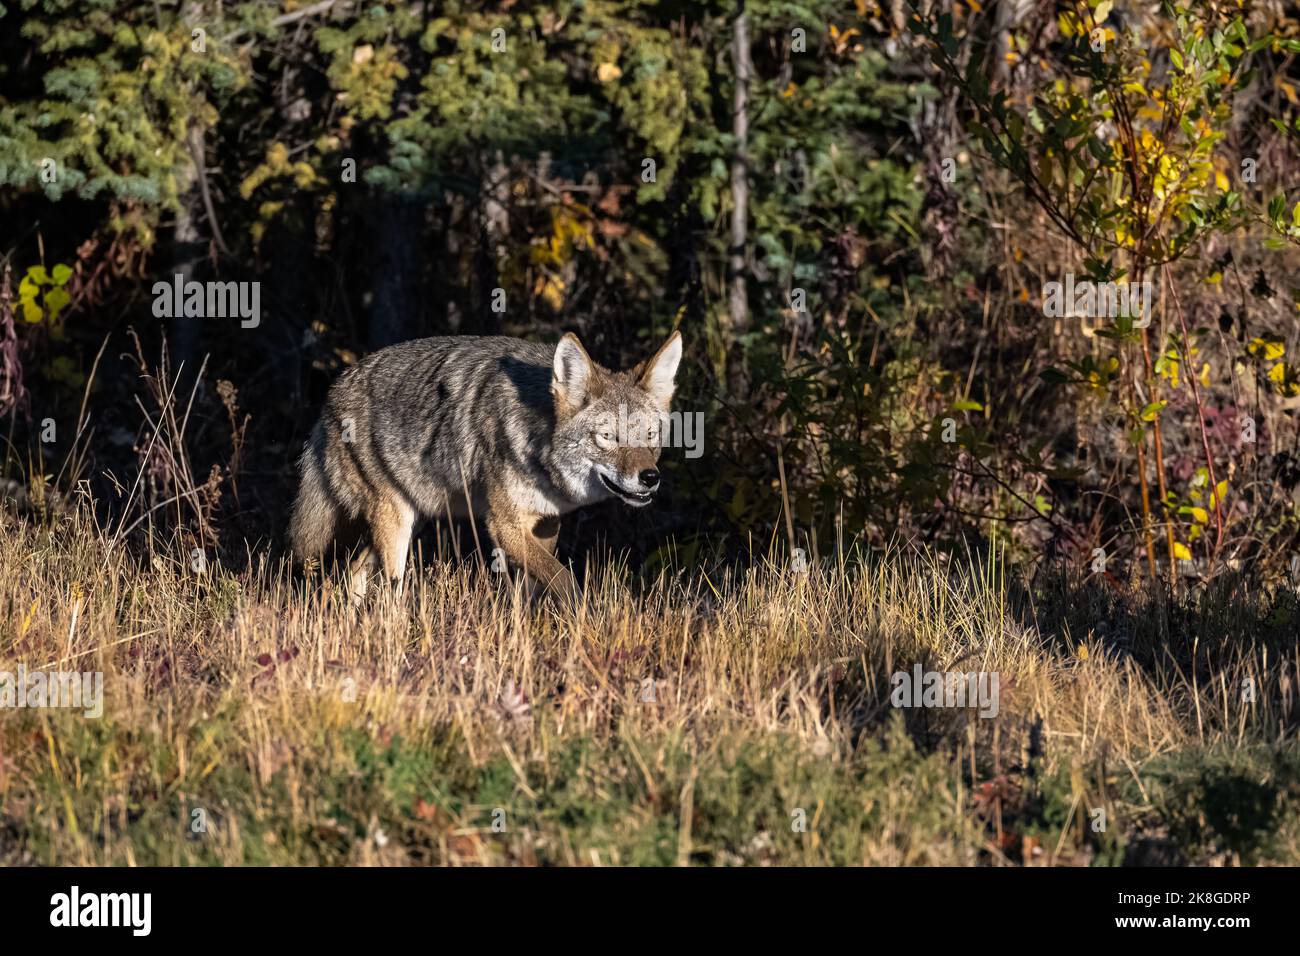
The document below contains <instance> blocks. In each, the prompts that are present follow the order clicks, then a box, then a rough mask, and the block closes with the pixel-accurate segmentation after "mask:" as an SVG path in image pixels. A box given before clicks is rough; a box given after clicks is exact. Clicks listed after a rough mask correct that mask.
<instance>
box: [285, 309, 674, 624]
mask: <svg viewBox="0 0 1300 956" xmlns="http://www.w3.org/2000/svg"><path fill="white" fill-rule="evenodd" d="M681 356H682V340H681V335H680V333H677V332H674V333H673V334H672V335H671V336H669V338H668V341H667V342H665V343H664V344H663V345H662V346H660V348H659V350H658V351H657V352H656V353H655V354H654V355H653V356H652V357H651V358H650V359H649V360H648V361H646V362H643V363H642V364H640V365H638V366H636V367H635V368H633V369H631V370H629V371H626V372H612V371H610V370H608V369H605V368H602V367H601V366H600V365H597V364H596V363H595V362H593V361H592V360H591V358H590V357H589V356H588V355H587V352H586V350H585V349H583V347H582V343H581V342H579V341H578V338H577V336H575V335H574V334H573V333H569V334H567V335H565V336H564V337H563V338H562V339H560V342H559V344H558V345H553V346H552V345H543V344H538V343H533V342H525V341H523V340H522V339H512V338H505V337H483V338H480V337H476V336H459V337H447V338H431V339H417V340H415V341H411V342H403V343H401V344H400V345H393V346H390V347H388V348H385V349H381V350H380V351H378V352H375V353H374V354H373V355H370V356H368V357H366V358H365V359H363V360H362V361H361V362H359V363H357V364H356V365H354V366H353V367H352V368H349V369H348V370H347V371H345V372H344V373H343V374H342V375H341V376H339V378H338V380H337V381H336V382H335V383H334V385H333V386H332V387H331V388H330V391H329V395H328V397H327V398H326V400H325V408H324V410H323V412H322V413H321V417H320V420H319V421H318V422H317V423H316V426H315V428H314V429H313V430H312V434H311V439H310V440H309V441H308V442H307V443H306V445H305V446H304V448H303V454H302V459H301V461H300V462H299V469H300V472H301V486H300V488H299V491H298V500H297V501H296V502H295V504H294V508H293V518H292V522H291V525H290V532H289V533H290V537H291V539H292V543H293V549H294V552H295V554H296V555H297V556H298V557H299V558H300V559H307V558H310V557H314V556H320V555H323V554H324V553H325V552H327V551H329V550H331V549H332V548H333V547H338V548H340V549H351V548H354V547H356V546H358V545H359V546H360V547H359V549H358V550H357V551H356V552H355V554H354V556H353V557H352V560H351V564H350V582H349V589H350V591H351V593H352V595H353V597H354V598H355V599H360V598H361V597H363V596H364V595H365V593H366V587H367V584H368V577H369V575H370V573H371V572H373V571H374V570H375V568H376V566H379V567H380V568H382V570H383V573H384V576H385V577H386V578H387V579H388V580H389V581H390V582H391V583H392V584H393V585H394V586H395V587H396V589H397V590H398V591H399V592H400V590H401V586H402V578H403V575H404V572H405V568H406V556H407V549H408V548H409V546H410V542H411V536H412V534H413V533H414V531H415V530H416V524H417V522H418V521H420V520H422V519H426V518H434V517H455V518H467V519H478V520H481V521H484V523H485V524H486V527H487V530H488V533H489V534H490V535H491V538H492V541H493V543H494V544H495V545H496V546H497V547H498V548H500V549H501V550H502V551H503V552H504V554H505V556H506V557H508V558H509V559H510V560H512V561H513V562H514V563H515V564H516V565H519V566H521V567H522V568H523V569H524V570H525V572H527V573H528V574H529V575H531V576H532V577H533V578H534V579H535V580H537V581H538V582H539V583H540V584H542V585H544V586H545V588H546V589H547V590H548V591H552V592H557V593H561V594H563V595H566V596H569V597H572V596H574V594H575V593H576V582H575V581H574V578H573V574H572V572H571V571H570V570H569V569H568V568H567V567H565V566H564V565H563V564H561V563H560V561H559V560H557V559H556V557H555V542H556V538H557V536H558V534H559V530H560V517H561V516H562V515H565V514H567V513H568V512H570V511H573V510H575V509H577V508H581V507H583V506H584V505H589V504H593V503H595V502H597V501H602V500H605V499H608V498H619V499H621V500H623V501H624V502H626V503H627V504H629V505H632V506H633V507H637V508H640V507H643V506H645V505H648V504H649V503H650V501H651V499H652V498H653V497H654V494H655V492H656V491H657V490H658V488H659V470H658V468H657V467H656V465H657V464H658V461H659V452H660V445H661V442H662V441H663V437H664V436H663V435H662V431H663V426H664V425H665V424H666V422H667V413H668V408H669V403H670V402H671V400H672V396H673V380H674V378H675V376H676V374H677V365H678V363H679V362H680V361H681Z"/></svg>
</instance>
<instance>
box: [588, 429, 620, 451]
mask: <svg viewBox="0 0 1300 956" xmlns="http://www.w3.org/2000/svg"><path fill="white" fill-rule="evenodd" d="M591 437H592V439H594V440H595V442H596V444H597V445H599V446H600V447H601V448H613V447H614V446H615V445H617V444H618V437H617V436H616V435H615V434H614V433H613V432H612V431H610V430H609V429H608V428H601V429H597V430H596V431H594V432H592V433H591Z"/></svg>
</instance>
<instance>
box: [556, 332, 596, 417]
mask: <svg viewBox="0 0 1300 956" xmlns="http://www.w3.org/2000/svg"><path fill="white" fill-rule="evenodd" d="M590 386H591V359H590V358H589V357H588V356H587V352H586V350H585V349H584V348H583V347H582V343H581V342H579V341H578V337H577V336H576V335H574V334H573V333H572V332H566V333H565V335H564V338H562V339H560V344H559V345H557V346H556V347H555V361H554V362H553V363H552V365H551V393H552V394H553V395H554V396H555V397H556V399H558V400H560V401H563V402H564V404H565V405H568V406H569V407H570V408H572V409H578V408H581V407H582V403H583V400H584V399H585V398H586V395H587V390H588V389H589V388H590Z"/></svg>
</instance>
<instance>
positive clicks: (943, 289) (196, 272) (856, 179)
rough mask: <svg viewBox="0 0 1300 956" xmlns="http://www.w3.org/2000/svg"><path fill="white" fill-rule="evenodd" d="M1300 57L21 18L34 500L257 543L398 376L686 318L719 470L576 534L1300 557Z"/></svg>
mask: <svg viewBox="0 0 1300 956" xmlns="http://www.w3.org/2000/svg"><path fill="white" fill-rule="evenodd" d="M1298 36H1300V23H1297V20H1296V18H1295V16H1294V14H1293V13H1292V12H1291V11H1290V9H1289V6H1288V5H1287V4H1284V3H1280V2H1278V3H1235V2H1233V3H1228V2H1223V3H1219V2H1206V3H1197V4H1194V5H1190V6H1187V7H1180V6H1179V5H1177V4H1170V3H1123V2H1119V3H1111V2H1109V0H1101V2H1088V3H1083V2H1079V3H1069V2H1038V0H1011V2H1001V0H989V2H988V3H983V4H981V3H976V2H952V3H921V4H919V5H918V6H917V7H916V8H913V7H911V6H910V5H908V4H904V3H901V2H892V3H891V2H887V3H876V2H871V0H841V2H817V0H808V2H778V0H754V2H746V0H739V2H727V3H721V2H694V3H688V2H673V0H590V2H576V0H575V2H562V0H561V2H526V0H499V2H486V3H456V2H448V3H434V2H428V3H423V2H391V0H376V2H349V0H322V2H314V3H308V2H305V0H298V2H295V0H246V2H216V0H211V2H200V0H179V2H177V0H170V2H168V0H157V2H127V0H80V2H73V0H0V255H3V257H4V259H3V265H2V266H0V268H3V273H4V274H3V279H2V280H0V281H2V282H3V286H2V287H0V412H2V413H3V423H4V424H3V428H4V435H5V439H6V446H5V447H6V455H5V476H4V477H5V479H6V482H7V484H6V488H7V494H8V495H9V496H10V497H12V498H14V499H15V500H16V501H18V503H19V504H20V505H21V506H23V507H26V508H28V509H31V510H34V511H46V512H49V511H53V510H57V508H58V507H59V506H61V504H66V503H67V502H69V501H76V500H84V501H87V502H88V503H92V506H93V507H94V508H95V509H96V510H97V512H98V513H99V514H100V515H101V517H102V518H103V519H104V520H105V521H107V522H111V523H113V524H114V525H115V526H116V527H117V528H118V529H119V530H120V531H123V532H129V533H130V534H133V535H149V536H152V537H153V539H154V543H155V544H157V543H158V542H168V543H169V545H174V546H175V547H177V548H179V549H181V551H182V553H187V552H188V551H189V550H190V549H191V548H192V547H195V546H198V547H202V548H205V549H208V548H213V549H217V550H218V551H219V552H220V553H222V554H223V555H224V556H225V557H226V559H227V560H240V559H242V555H244V554H245V553H246V543H245V542H246V541H248V542H251V544H252V546H254V547H256V546H258V545H261V544H268V543H270V544H273V545H277V546H278V545H279V543H280V542H281V540H282V534H283V529H284V526H285V524H286V522H287V509H288V504H289V502H290V501H291V499H292V495H293V492H294V487H295V475H294V463H295V459H296V457H297V455H298V453H299V450H300V448H301V446H302V442H303V441H304V440H305V438H306V436H307V433H308V431H309V429H310V426H311V423H312V421H313V420H314V419H315V416H316V415H317V413H318V410H319V406H320V402H321V400H322V398H323V396H324V393H325V390H326V389H327V387H328V385H329V383H330V382H331V381H332V380H333V378H334V377H335V376H336V375H337V374H338V373H339V372H340V371H341V370H342V369H344V368H345V367H346V366H347V365H348V364H350V363H352V362H354V361H356V360H357V358H358V357H360V356H362V355H364V354H365V353H367V352H368V351H370V350H373V349H376V348H379V347H381V346H383V345H386V344H389V343H392V342H396V341H401V340H404V339H408V338H413V337H418V336H424V335H437V334H507V335H519V336H525V337H528V338H533V339H539V340H552V341H553V340H555V339H557V338H558V337H559V336H560V335H561V334H562V333H563V332H564V331H568V330H572V331H575V332H577V333H578V334H579V335H580V336H581V338H582V340H583V341H584V343H586V345H587V346H588V349H589V350H590V351H591V353H592V355H593V356H594V357H595V358H597V359H598V360H599V361H601V362H602V363H604V364H606V365H609V366H612V367H624V366H627V365H630V364H632V363H634V362H636V361H639V360H641V359H642V358H644V357H645V356H646V355H648V354H649V352H650V351H651V350H652V349H653V348H654V347H655V346H656V345H657V344H658V343H659V342H660V341H662V339H663V338H664V337H665V336H666V335H667V334H668V332H669V331H671V330H672V329H674V328H680V329H681V330H682V332H683V334H684V336H685V339H686V360H685V363H684V370H683V373H682V375H681V377H680V388H679V397H678V400H677V407H678V408H679V409H681V410H683V411H688V412H692V411H702V412H703V413H704V414H705V421H706V431H705V446H704V448H705V452H704V455H703V457H701V458H699V459H693V460H688V459H686V458H684V457H683V455H682V453H681V451H680V450H678V451H672V450H670V451H668V452H667V453H666V454H665V459H664V466H665V471H666V474H667V479H666V493H665V494H664V495H662V496H661V498H660V500H659V502H658V503H657V505H656V507H655V508H654V509H650V510H648V511H646V512H638V513H630V512H628V511H626V510H623V509H620V508H619V507H618V506H617V505H612V504H611V505H608V506H602V508H600V509H594V510H592V511H589V512H587V513H585V514H584V515H582V516H581V517H579V518H578V519H577V520H575V521H573V522H571V525H570V527H569V528H567V529H566V538H567V539H568V540H567V545H568V547H569V548H570V549H571V552H582V551H585V550H586V549H587V548H588V547H589V546H590V545H592V544H593V543H595V542H596V541H597V539H598V538H600V539H602V540H603V541H604V542H605V543H606V544H607V545H608V546H609V547H610V548H612V549H613V550H615V551H617V552H621V553H626V554H628V555H629V556H630V557H631V558H632V560H633V561H634V563H636V564H638V565H640V566H642V567H648V568H650V569H652V570H653V569H654V568H657V567H660V566H664V565H667V564H674V565H677V564H684V563H701V562H704V563H708V562H717V561H724V560H727V559H730V558H734V557H735V556H737V555H740V554H745V553H748V552H750V551H760V552H766V551H768V549H769V548H770V547H772V545H773V543H774V542H775V543H776V545H777V546H778V547H779V548H781V549H783V550H785V549H790V548H795V547H798V548H804V549H806V550H809V551H812V552H818V553H822V554H825V553H828V552H830V551H831V550H832V549H834V548H835V547H836V546H837V545H838V544H839V543H841V542H842V543H844V544H846V545H847V544H848V543H850V542H854V541H859V542H863V543H866V544H869V545H872V546H882V545H885V544H887V543H888V542H890V541H897V540H902V541H913V542H922V543H929V544H933V545H938V546H941V547H944V548H947V547H951V546H953V545H955V544H956V543H958V542H966V543H969V542H971V541H974V542H977V543H980V544H986V543H988V542H997V543H999V544H1000V545H1003V546H1005V547H1007V548H1008V549H1009V550H1010V553H1011V554H1012V555H1013V556H1014V557H1015V558H1016V559H1017V560H1020V561H1024V562H1036V561H1042V560H1046V561H1050V562H1064V564H1065V565H1066V566H1067V567H1068V568H1070V569H1072V570H1073V571H1075V572H1077V573H1078V574H1081V575H1098V576H1102V577H1104V578H1106V579H1108V580H1110V581H1111V582H1112V583H1115V584H1116V585H1117V586H1119V585H1120V584H1121V583H1122V582H1123V581H1124V580H1125V579H1126V578H1129V577H1132V576H1135V575H1143V576H1148V577H1150V578H1152V579H1159V580H1162V581H1168V582H1170V583H1172V584H1175V585H1178V584H1180V583H1181V582H1183V581H1185V580H1189V579H1195V578H1201V579H1205V578H1209V577H1214V576H1216V575H1219V574H1223V573H1228V572H1232V571H1234V570H1238V569H1240V568H1243V567H1246V566H1247V565H1249V566H1251V567H1253V568H1255V569H1257V570H1258V573H1260V574H1263V575H1270V576H1275V577H1276V576H1289V575H1291V574H1292V573H1294V570H1293V568H1292V566H1291V555H1292V554H1294V553H1300V550H1298V541H1297V538H1298V534H1300V510H1298V509H1297V485H1298V483H1300V449H1298V448H1297V441H1298V440H1300V432H1298V431H1297V426H1296V421H1295V417H1294V416H1295V410H1296V408H1297V407H1298V406H1300V371H1297V369H1296V368H1295V367H1293V365H1292V364H1291V363H1292V361H1293V359H1294V356H1295V354H1296V349H1297V347H1300V342H1297V321H1296V319H1297V309H1300V280H1297V279H1296V278H1295V276H1296V270H1295V265H1296V256H1295V254H1294V243H1295V242H1296V237H1297V236H1300V205H1296V204H1295V199H1296V198H1297V197H1296V196H1295V195H1294V194H1295V192H1296V189H1297V185H1298V184H1297V181H1296V180H1297V175H1298V173H1300V165H1297V161H1296V151H1295V136H1296V133H1297V126H1296V117H1297V115H1300V97H1298V95H1297V90H1296V87H1297V85H1300V68H1298V67H1297V64H1296V61H1295V56H1296V52H1297V50H1298V49H1300V43H1298V42H1297V37H1298ZM1288 194H1290V197H1291V198H1290V199H1288V198H1287V197H1288ZM1067 273H1069V274H1073V275H1074V276H1076V277H1077V278H1078V279H1080V280H1084V279H1090V280H1094V281H1121V282H1127V281H1152V282H1154V283H1155V284H1156V285H1157V287H1158V296H1157V300H1156V304H1155V309H1154V313H1153V315H1152V321H1151V325H1150V327H1149V328H1140V327H1136V326H1135V325H1134V323H1132V322H1131V321H1127V320H1124V319H1122V318H1121V319H1118V320H1114V319H1106V318H1102V319H1100V320H1098V319H1096V318H1095V317H1089V316H1082V317H1081V316H1070V315H1065V316H1051V315H1046V314H1045V313H1044V296H1045V292H1044V288H1045V285H1046V284H1047V283H1050V282H1054V281H1062V280H1063V278H1064V277H1065V275H1066V274H1067ZM178 274H179V275H181V276H183V277H185V278H186V279H193V280H198V281H207V280H219V281H239V282H249V281H257V282H260V284H261V285H260V294H261V313H262V314H261V322H260V324H259V325H258V327H257V328H249V329H245V328H241V327H240V323H239V321H238V319H236V318H224V319H223V318H212V317H209V318H189V319H187V318H184V317H180V318H176V319H170V320H167V319H160V318H156V317H155V315H154V312H153V304H154V297H153V294H152V288H153V285H154V283H155V282H158V281H170V280H171V278H172V277H173V276H175V275H178ZM495 290H501V293H500V294H499V295H494V293H495ZM501 302H503V303H504V309H503V310H500V309H496V308H494V303H497V304H500V303H501ZM596 529H601V534H600V535H599V536H598V535H597V532H596Z"/></svg>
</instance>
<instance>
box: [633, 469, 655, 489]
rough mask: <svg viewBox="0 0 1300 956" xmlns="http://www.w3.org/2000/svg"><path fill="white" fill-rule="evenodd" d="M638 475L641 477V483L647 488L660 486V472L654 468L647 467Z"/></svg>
mask: <svg viewBox="0 0 1300 956" xmlns="http://www.w3.org/2000/svg"><path fill="white" fill-rule="evenodd" d="M637 477H638V478H640V479H641V484H642V485H643V486H644V487H645V488H647V489H649V488H658V487H659V472H658V471H656V470H655V469H653V468H647V469H646V470H645V471H643V472H641V474H639V475H637Z"/></svg>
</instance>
